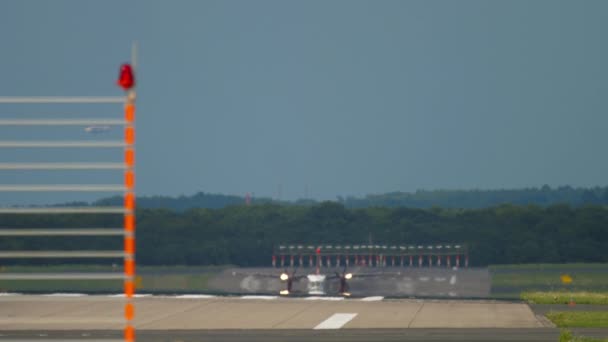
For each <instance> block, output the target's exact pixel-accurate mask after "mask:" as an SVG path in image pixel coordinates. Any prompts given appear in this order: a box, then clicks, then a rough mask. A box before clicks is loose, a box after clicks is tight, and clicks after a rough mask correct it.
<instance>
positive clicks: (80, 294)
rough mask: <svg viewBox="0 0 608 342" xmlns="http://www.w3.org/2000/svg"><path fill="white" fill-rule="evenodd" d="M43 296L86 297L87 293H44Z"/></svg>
mask: <svg viewBox="0 0 608 342" xmlns="http://www.w3.org/2000/svg"><path fill="white" fill-rule="evenodd" d="M43 296H45V297H86V296H88V295H87V294H84V293H51V294H44V295H43Z"/></svg>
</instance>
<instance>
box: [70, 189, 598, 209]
mask: <svg viewBox="0 0 608 342" xmlns="http://www.w3.org/2000/svg"><path fill="white" fill-rule="evenodd" d="M250 200H251V203H252V204H255V205H262V204H277V205H296V206H312V205H318V204H319V203H320V202H318V201H316V200H314V199H298V200H295V201H278V200H273V199H271V198H267V197H256V196H253V197H252V198H251V199H250ZM245 201H246V199H245V197H241V196H234V195H223V194H210V193H204V192H198V193H196V194H193V195H190V196H186V195H181V196H176V197H172V196H141V197H139V198H138V201H137V203H138V206H139V207H140V208H156V209H160V208H165V209H171V210H178V211H185V210H188V209H192V208H210V209H220V208H225V207H228V206H233V205H242V204H244V203H245ZM336 201H337V202H339V203H341V204H342V205H344V206H345V207H346V208H353V209H354V208H368V207H389V208H397V207H409V208H422V209H429V208H433V207H441V208H463V209H481V208H489V207H495V206H499V205H503V204H506V203H509V204H515V205H522V206H526V205H539V206H551V205H556V204H568V205H571V206H583V205H608V187H594V188H573V187H570V186H562V187H557V188H551V187H550V186H548V185H544V186H542V187H540V188H526V189H512V190H509V189H498V190H432V191H431V190H418V191H416V192H390V193H385V194H375V195H367V196H364V197H355V196H346V197H343V196H337V198H336ZM74 204H78V205H83V204H84V205H88V203H70V205H74ZM92 205H122V197H121V196H116V197H108V198H104V199H101V200H99V201H96V202H95V203H92Z"/></svg>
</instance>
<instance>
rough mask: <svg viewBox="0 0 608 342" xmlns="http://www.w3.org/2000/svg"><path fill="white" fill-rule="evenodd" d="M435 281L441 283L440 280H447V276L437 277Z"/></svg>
mask: <svg viewBox="0 0 608 342" xmlns="http://www.w3.org/2000/svg"><path fill="white" fill-rule="evenodd" d="M435 281H436V282H438V283H440V282H443V281H445V278H444V277H435Z"/></svg>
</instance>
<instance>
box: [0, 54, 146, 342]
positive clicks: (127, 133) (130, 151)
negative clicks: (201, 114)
mask: <svg viewBox="0 0 608 342" xmlns="http://www.w3.org/2000/svg"><path fill="white" fill-rule="evenodd" d="M131 66H132V67H133V68H135V67H136V47H135V45H134V46H133V49H132V55H131ZM132 72H133V73H134V71H133V70H132ZM131 76H132V77H133V75H131ZM123 88H124V89H125V96H111V97H97V96H95V97H91V96H87V97H47V96H43V97H31V96H30V97H0V104H90V105H96V104H97V105H99V104H122V105H123V106H124V118H122V119H48V118H45V119H2V120H0V126H42V127H46V126H92V125H107V126H122V127H123V128H124V139H123V140H109V141H108V140H98V141H35V140H31V141H29V140H27V141H26V140H24V141H0V148H2V149H6V148H18V149H23V148H28V149H29V148H32V149H73V148H110V149H121V150H122V154H123V157H124V162H122V163H108V162H64V161H59V162H26V163H22V162H19V163H15V162H0V170H40V171H51V170H77V171H89V170H122V171H123V172H124V179H123V180H122V184H106V185H99V184H49V185H37V184H19V185H15V184H0V192H122V193H123V195H124V205H123V206H114V207H93V206H82V207H42V206H41V207H2V208H0V214H25V215H30V214H40V215H54V214H108V215H122V216H123V226H122V227H114V228H56V229H55V228H19V229H14V228H11V227H4V226H2V227H0V237H7V238H8V237H32V236H38V237H50V236H100V237H101V236H105V237H107V236H116V237H120V236H122V237H123V242H124V248H123V250H111V251H96V250H70V251H61V250H46V251H42V250H36V251H27V250H21V251H0V259H2V258H5V259H6V258H10V259H18V258H76V259H83V258H84V259H86V258H96V259H97V258H108V259H123V261H124V269H123V272H122V273H118V272H110V273H107V272H106V273H95V272H83V273H0V279H1V280H107V279H116V280H121V279H122V280H123V281H124V297H125V306H124V318H125V322H126V323H125V330H124V339H120V340H116V339H114V340H104V341H129V342H133V341H135V329H134V327H133V319H134V316H135V308H134V305H133V304H134V303H133V298H134V293H135V99H136V92H135V88H134V83H133V84H132V85H131V87H124V86H123ZM0 108H1V107H0ZM0 179H1V177H0Z"/></svg>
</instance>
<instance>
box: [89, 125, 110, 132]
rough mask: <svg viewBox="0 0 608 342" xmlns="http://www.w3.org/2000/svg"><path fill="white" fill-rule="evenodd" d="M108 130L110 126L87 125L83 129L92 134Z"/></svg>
mask: <svg viewBox="0 0 608 342" xmlns="http://www.w3.org/2000/svg"><path fill="white" fill-rule="evenodd" d="M109 130H110V126H89V127H86V128H85V129H84V131H85V132H87V133H93V134H98V133H105V132H108V131H109Z"/></svg>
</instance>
